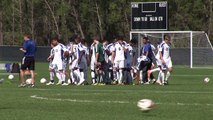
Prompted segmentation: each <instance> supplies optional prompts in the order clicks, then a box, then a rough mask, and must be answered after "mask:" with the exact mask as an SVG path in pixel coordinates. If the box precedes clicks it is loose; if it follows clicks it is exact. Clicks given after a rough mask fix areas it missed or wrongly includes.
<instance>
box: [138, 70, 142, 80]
mask: <svg viewBox="0 0 213 120" xmlns="http://www.w3.org/2000/svg"><path fill="white" fill-rule="evenodd" d="M142 72H143V71H142V70H141V71H140V72H139V76H140V81H141V82H143V81H142V79H143V75H142Z"/></svg>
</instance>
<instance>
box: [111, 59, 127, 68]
mask: <svg viewBox="0 0 213 120" xmlns="http://www.w3.org/2000/svg"><path fill="white" fill-rule="evenodd" d="M124 67H125V64H124V60H118V61H115V63H114V68H118V69H121V68H124Z"/></svg>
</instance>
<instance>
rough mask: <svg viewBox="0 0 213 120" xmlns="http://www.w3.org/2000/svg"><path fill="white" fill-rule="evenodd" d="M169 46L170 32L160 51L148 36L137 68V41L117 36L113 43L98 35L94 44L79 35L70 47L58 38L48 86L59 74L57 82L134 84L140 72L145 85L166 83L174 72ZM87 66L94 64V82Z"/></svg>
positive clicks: (64, 83)
mask: <svg viewBox="0 0 213 120" xmlns="http://www.w3.org/2000/svg"><path fill="white" fill-rule="evenodd" d="M169 45H170V37H169V36H167V35H165V36H164V40H162V42H161V43H159V45H158V47H157V50H156V49H153V48H154V47H153V45H151V43H150V42H149V39H148V37H144V38H143V47H142V48H141V53H140V55H139V57H138V63H137V66H136V67H134V64H133V63H134V57H136V54H135V50H134V49H133V42H132V41H131V40H130V41H129V42H126V41H124V39H123V37H120V36H119V37H117V38H116V39H115V40H114V41H113V42H112V43H109V42H108V41H102V42H101V41H100V39H99V37H94V38H93V43H92V44H91V46H90V47H87V46H86V45H85V44H84V43H83V41H82V39H81V38H80V37H79V36H77V35H74V36H73V37H72V38H71V39H70V42H69V43H68V45H66V46H65V45H63V44H61V43H60V42H59V39H58V38H53V39H52V40H51V47H52V49H51V52H50V56H49V57H48V58H47V60H48V61H50V64H49V73H50V81H49V82H48V83H47V84H46V85H53V84H55V81H54V76H55V75H56V77H57V78H58V81H57V83H56V84H57V85H69V84H72V85H83V84H88V83H92V85H106V84H118V85H126V84H127V85H129V84H130V85H131V84H133V83H134V82H133V79H134V78H136V77H135V75H137V73H139V74H140V76H141V77H140V78H141V82H140V83H141V84H150V83H159V84H160V85H165V84H167V83H168V77H169V76H170V72H172V61H171V58H170V47H169ZM155 53H156V55H155ZM153 56H155V57H153ZM154 63H157V67H156V68H154V67H153V64H154ZM87 66H90V73H91V82H88V81H89V80H88V77H87V71H88V70H89V69H88V68H87ZM155 71H159V74H158V77H157V79H155V78H154V76H153V74H152V73H153V72H155Z"/></svg>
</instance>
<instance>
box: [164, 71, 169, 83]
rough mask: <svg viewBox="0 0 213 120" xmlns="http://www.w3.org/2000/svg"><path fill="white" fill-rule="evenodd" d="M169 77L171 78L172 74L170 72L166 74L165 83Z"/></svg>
mask: <svg viewBox="0 0 213 120" xmlns="http://www.w3.org/2000/svg"><path fill="white" fill-rule="evenodd" d="M169 76H170V72H169V71H168V72H167V73H166V78H165V81H168V78H169Z"/></svg>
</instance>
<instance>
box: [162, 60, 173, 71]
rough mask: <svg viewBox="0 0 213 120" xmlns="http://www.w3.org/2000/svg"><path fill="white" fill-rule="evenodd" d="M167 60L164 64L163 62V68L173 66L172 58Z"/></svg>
mask: <svg viewBox="0 0 213 120" xmlns="http://www.w3.org/2000/svg"><path fill="white" fill-rule="evenodd" d="M164 61H165V64H164V65H163V64H162V66H161V67H162V68H164V69H165V68H171V67H172V60H171V59H166V60H164Z"/></svg>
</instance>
